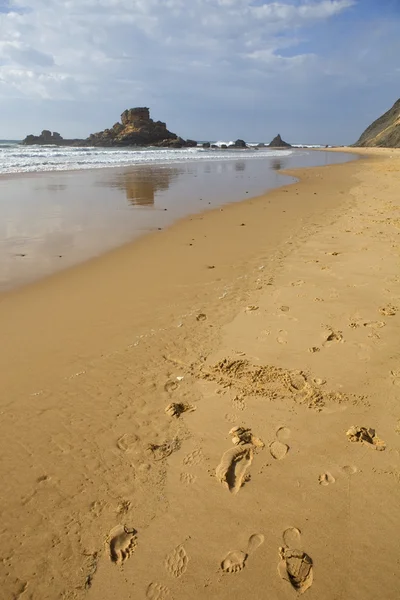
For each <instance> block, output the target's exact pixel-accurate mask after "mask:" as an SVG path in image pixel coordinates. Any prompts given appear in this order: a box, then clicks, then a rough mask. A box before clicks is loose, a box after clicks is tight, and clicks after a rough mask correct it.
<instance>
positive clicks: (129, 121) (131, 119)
mask: <svg viewBox="0 0 400 600" xmlns="http://www.w3.org/2000/svg"><path fill="white" fill-rule="evenodd" d="M22 143H23V144H25V145H34V144H39V145H43V144H56V145H58V146H106V147H108V146H160V147H166V148H184V147H193V146H197V142H195V141H194V140H184V139H182V138H181V137H178V136H177V135H176V133H172V132H171V131H168V129H167V126H166V124H165V123H163V122H162V121H153V119H151V118H150V112H149V109H148V108H146V107H140V108H130V109H128V110H125V111H124V112H123V113H122V115H121V123H115V125H113V127H112V128H111V129H105V130H104V131H100V132H98V133H92V134H91V135H90V136H89V137H88V138H87V139H86V140H64V139H63V138H62V137H61V136H60V134H59V133H56V132H54V133H53V134H52V133H51V131H47V130H44V131H42V133H41V135H38V136H36V135H28V136H27V137H26V138H25V139H24V141H23V142H22Z"/></svg>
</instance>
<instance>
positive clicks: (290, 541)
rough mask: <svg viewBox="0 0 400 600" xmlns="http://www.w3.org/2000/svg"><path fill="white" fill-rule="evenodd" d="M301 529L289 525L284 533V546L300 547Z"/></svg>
mask: <svg viewBox="0 0 400 600" xmlns="http://www.w3.org/2000/svg"><path fill="white" fill-rule="evenodd" d="M300 538H301V531H300V529H297V527H288V528H287V529H285V531H284V532H283V534H282V540H283V544H284V546H286V547H287V548H298V547H299V546H300Z"/></svg>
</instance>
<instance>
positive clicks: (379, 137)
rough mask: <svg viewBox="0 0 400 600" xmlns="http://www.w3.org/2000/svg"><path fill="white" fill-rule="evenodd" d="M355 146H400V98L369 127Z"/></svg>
mask: <svg viewBox="0 0 400 600" xmlns="http://www.w3.org/2000/svg"><path fill="white" fill-rule="evenodd" d="M354 146H375V147H380V148H400V98H399V100H397V102H395V103H394V104H393V106H392V108H391V109H390V110H388V111H387V112H385V114H384V115H382V116H381V117H379V119H376V121H374V122H373V123H372V124H371V125H370V126H369V127H367V129H366V130H365V131H364V133H363V134H362V135H361V137H360V138H359V139H358V140H357V142H356V143H355V144H354Z"/></svg>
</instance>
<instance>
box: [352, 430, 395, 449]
mask: <svg viewBox="0 0 400 600" xmlns="http://www.w3.org/2000/svg"><path fill="white" fill-rule="evenodd" d="M346 435H347V437H348V439H349V441H350V442H361V443H362V444H368V445H369V446H372V447H374V448H375V450H385V448H386V444H385V442H384V441H383V440H381V439H380V438H378V436H377V435H376V433H375V429H372V428H371V427H369V428H367V427H356V426H355V425H352V427H350V429H349V430H348V431H346Z"/></svg>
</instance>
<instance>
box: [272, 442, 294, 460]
mask: <svg viewBox="0 0 400 600" xmlns="http://www.w3.org/2000/svg"><path fill="white" fill-rule="evenodd" d="M269 451H270V453H271V456H272V457H273V458H275V460H282V458H285V456H286V454H287V453H288V451H289V446H288V445H287V444H283V443H282V442H279V441H278V440H274V441H273V442H271V443H270V445H269Z"/></svg>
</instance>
